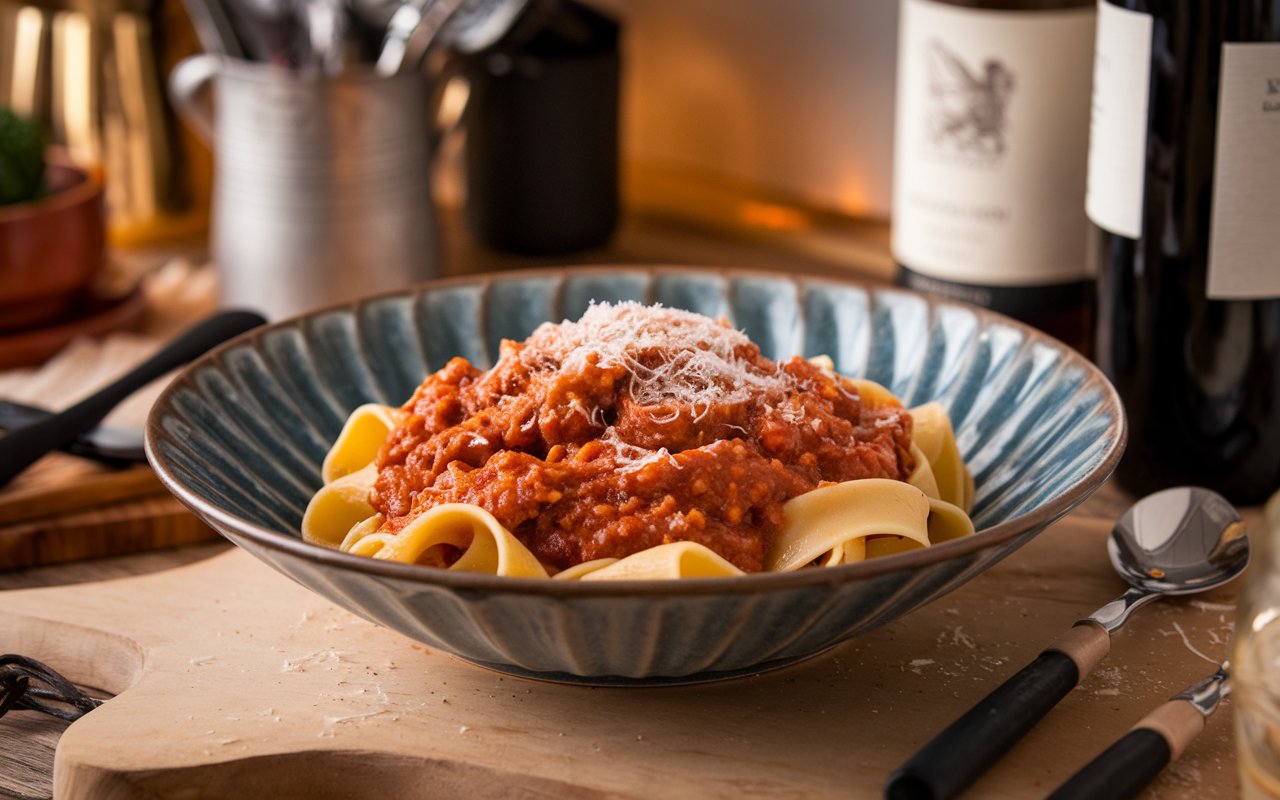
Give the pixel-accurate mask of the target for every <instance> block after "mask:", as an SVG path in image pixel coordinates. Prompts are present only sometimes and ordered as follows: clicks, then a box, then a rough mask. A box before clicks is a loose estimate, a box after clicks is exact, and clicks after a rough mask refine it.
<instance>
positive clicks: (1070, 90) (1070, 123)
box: [893, 0, 1096, 286]
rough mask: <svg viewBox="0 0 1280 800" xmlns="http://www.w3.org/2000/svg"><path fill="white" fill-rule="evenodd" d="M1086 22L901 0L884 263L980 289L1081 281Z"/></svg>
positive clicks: (1074, 12)
mask: <svg viewBox="0 0 1280 800" xmlns="http://www.w3.org/2000/svg"><path fill="white" fill-rule="evenodd" d="M1095 16H1096V15H1095V12H1094V10H1093V8H1091V7H1085V8H1081V9H1071V10H1065V11H992V10H979V9H969V8H960V7H956V6H949V5H944V4H942V3H938V2H934V1H933V0H905V2H904V3H903V6H902V18H901V23H900V25H901V28H900V41H899V53H898V107H897V130H896V141H895V152H894V177H895V181H894V182H895V186H894V202H893V251H894V256H895V258H896V259H897V260H898V262H899V263H901V264H903V265H905V266H906V267H909V268H910V269H911V270H912V271H914V272H916V273H920V274H923V275H927V276H929V277H932V278H935V279H941V280H947V281H956V282H961V283H968V284H985V285H991V286H1018V285H1047V284H1054V283H1061V282H1067V281H1074V280H1080V279H1082V278H1084V277H1085V275H1086V269H1087V267H1086V258H1085V251H1086V247H1087V239H1088V235H1087V234H1088V221H1087V220H1086V219H1085V215H1084V191H1085V179H1084V175H1085V162H1086V159H1087V154H1088V148H1089V139H1088V137H1089V92H1090V87H1089V77H1090V71H1089V64H1090V63H1091V61H1092V58H1093V39H1094V21H1095Z"/></svg>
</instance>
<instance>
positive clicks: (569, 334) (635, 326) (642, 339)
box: [521, 301, 795, 413]
mask: <svg viewBox="0 0 1280 800" xmlns="http://www.w3.org/2000/svg"><path fill="white" fill-rule="evenodd" d="M528 345H529V346H527V347H525V348H522V350H521V356H522V357H528V358H531V359H537V361H536V363H531V364H529V366H530V367H531V368H533V369H548V368H569V369H581V368H583V367H585V366H587V365H590V364H594V365H595V366H597V367H601V368H605V369H608V368H617V367H620V368H622V369H624V370H625V371H626V372H627V374H628V375H629V376H630V379H631V382H630V394H631V399H632V400H634V401H635V403H636V404H637V405H640V406H656V405H662V404H665V403H682V404H687V405H689V406H690V407H692V408H693V409H694V410H695V412H697V411H701V413H706V410H707V409H709V408H711V407H712V406H713V405H715V404H734V403H746V402H749V401H751V400H753V399H756V398H759V397H761V396H762V395H774V396H776V395H778V394H780V393H785V392H787V391H789V390H791V389H793V388H794V386H795V381H794V379H793V378H792V377H791V376H790V375H788V374H787V373H786V372H783V371H782V370H780V369H778V370H774V371H772V372H764V371H762V370H761V369H759V368H758V367H757V366H756V365H754V364H752V363H751V362H749V361H748V360H747V359H744V358H743V357H742V356H741V355H740V354H739V351H740V350H742V349H743V348H747V347H752V345H751V341H750V340H749V339H748V338H747V336H746V334H744V333H742V332H741V331H737V330H734V329H733V328H731V327H729V326H728V325H727V324H725V323H723V322H717V321H716V320H713V319H711V318H710V317H706V316H703V315H702V314H695V313H693V312H691V311H681V310H678V309H673V308H664V307H663V306H661V305H652V306H649V305H643V304H640V303H636V302H633V301H629V302H624V303H618V304H616V305H615V304H612V303H592V304H591V306H590V307H589V308H588V309H587V311H586V313H584V314H583V315H582V318H581V319H579V320H578V321H577V322H570V321H565V322H560V323H550V322H548V323H544V324H542V325H541V326H539V327H538V329H537V330H535V331H534V332H533V335H532V336H530V337H529V340H528ZM530 351H532V352H530ZM535 354H536V355H535ZM546 359H550V360H551V363H548V362H547V361H546Z"/></svg>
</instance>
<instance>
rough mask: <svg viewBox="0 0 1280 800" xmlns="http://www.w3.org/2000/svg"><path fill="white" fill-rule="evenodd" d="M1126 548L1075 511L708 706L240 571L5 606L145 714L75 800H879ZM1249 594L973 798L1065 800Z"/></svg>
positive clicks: (1181, 629) (1172, 623)
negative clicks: (454, 644)
mask: <svg viewBox="0 0 1280 800" xmlns="http://www.w3.org/2000/svg"><path fill="white" fill-rule="evenodd" d="M1110 527H1111V517H1110V514H1109V513H1108V514H1095V513H1082V512H1076V513H1075V514H1073V515H1071V516H1070V517H1068V518H1067V519H1066V520H1064V521H1063V522H1061V523H1059V524H1058V525H1056V526H1055V527H1054V528H1052V529H1051V530H1050V531H1048V532H1046V533H1045V534H1043V535H1042V536H1041V537H1039V538H1038V539H1037V540H1036V541H1034V542H1032V543H1031V544H1029V545H1028V546H1027V547H1026V548H1024V549H1023V550H1022V551H1020V552H1018V553H1015V554H1014V555H1013V556H1011V557H1010V558H1008V559H1006V560H1005V561H1004V562H1002V563H1000V564H998V565H996V566H995V567H993V568H992V569H991V570H989V571H988V572H987V573H985V574H983V575H981V576H979V577H978V578H976V579H975V580H973V581H972V582H970V583H969V584H968V585H966V586H965V587H963V588H961V589H960V590H958V591H956V592H955V593H953V594H951V595H949V596H947V597H944V598H942V599H941V600H939V601H937V602H935V603H933V604H932V605H930V606H928V607H926V608H924V609H921V610H920V611H918V612H916V613H915V614H912V615H910V616H909V617H907V618H905V619H903V620H899V621H898V622H896V623H894V624H892V625H889V626H887V627H885V628H882V629H880V630H878V631H875V632H873V633H871V634H869V635H868V636H865V637H863V638H860V639H857V640H855V641H853V642H850V643H847V644H845V645H843V646H841V647H839V648H837V649H836V650H834V651H832V652H830V653H829V654H827V655H825V656H823V657H820V658H817V659H814V660H812V661H809V662H807V663H804V664H801V665H798V666H795V667H792V668H789V669H786V670H781V671H778V672H774V673H768V674H765V675H760V676H756V677H751V678H745V679H741V680H737V681H729V682H724V683H719V684H712V685H706V686H693V687H680V688H663V689H586V688H580V687H573V686H560V685H554V684H547V683H540V682H533V681H526V680H521V679H518V678H513V677H510V676H504V675H500V674H497V673H494V672H490V671H487V670H484V669H480V668H478V667H475V666H472V665H470V664H467V663H465V662H461V661H459V660H457V659H455V658H452V657H450V656H447V655H444V654H441V653H438V652H434V651H432V650H430V649H427V648H424V647H423V646H421V645H418V644H416V643H414V642H411V641H410V640H408V639H405V638H403V637H401V636H399V635H397V634H395V633H393V632H391V631H387V630H384V629H381V628H378V627H375V626H373V625H371V624H369V623H367V622H365V621H363V620H360V619H358V618H356V617H354V616H352V615H351V614H348V613H346V612H344V611H341V610H339V609H337V608H336V607H334V606H333V605H331V604H330V603H328V602H327V601H325V600H323V599H322V598H320V597H318V596H316V595H313V594H311V593H310V592H308V591H306V590H305V589H303V588H301V587H299V586H297V585H295V584H294V583H292V582H291V581H289V580H288V579H286V578H284V577H282V576H280V575H278V574H276V573H274V572H272V571H271V570H270V569H269V568H267V567H265V566H262V565H260V564H259V563H258V562H256V561H254V560H253V559H252V558H251V557H250V556H249V555H247V554H246V553H244V552H242V551H238V550H236V551H232V552H229V553H227V554H225V555H221V556H217V557H215V558H212V559H210V560H208V561H204V562H201V563H198V564H195V565H190V566H185V567H180V568H177V569H174V570H170V571H167V572H160V573H155V574H151V575H146V576H140V577H134V578H122V579H118V580H113V581H109V582H106V583H99V584H82V585H77V586H62V587H53V588H47V589H32V590H20V591H11V592H5V593H0V618H3V619H4V620H5V624H4V625H3V626H0V651H4V652H8V651H18V652H23V653H25V654H27V655H31V656H34V657H37V658H41V659H43V660H45V661H47V662H48V663H50V664H52V665H53V666H55V667H56V668H58V669H60V670H61V671H63V672H64V673H66V674H68V675H69V676H70V677H72V678H73V679H75V680H77V681H78V682H80V683H82V684H86V685H95V686H100V687H102V688H104V689H107V690H110V691H112V692H121V694H120V696H119V697H116V698H115V699H114V700H112V701H110V702H109V703H108V704H107V705H105V706H103V707H102V708H101V709H99V710H97V711H94V712H93V713H92V714H90V715H89V716H87V717H85V718H84V719H82V720H80V721H79V722H77V723H75V724H74V725H72V726H71V727H70V728H69V729H68V730H67V731H66V733H65V735H64V736H63V738H62V741H61V743H60V744H59V756H58V765H57V773H56V775H55V785H56V789H57V796H58V797H60V798H64V800H78V798H86V797H92V798H112V799H113V800H115V799H116V798H134V797H137V798H143V797H145V798H149V799H150V800H154V799H155V798H169V797H173V798H176V797H184V798H186V797H192V798H204V797H225V796H260V797H281V798H295V797H296V798H302V797H307V798H313V797H314V798H325V797H341V796H349V795H352V794H359V795H362V796H404V795H413V794H422V793H424V792H425V793H429V794H434V795H436V796H448V797H460V798H468V797H477V798H479V797H485V798H489V797H557V798H560V797H565V798H599V797H624V798H641V797H668V796H680V797H707V798H720V797H723V798H740V797H744V796H745V797H771V798H772V797H779V798H802V797H803V798H823V797H832V798H835V797H839V798H847V797H873V796H878V795H879V792H880V791H881V786H882V784H883V781H884V779H885V777H886V775H887V774H888V773H889V771H891V770H892V769H893V768H894V767H895V766H897V765H898V764H899V763H901V762H902V761H903V760H904V759H905V758H906V757H907V756H909V755H910V754H911V752H912V751H913V750H914V749H915V748H916V747H918V746H919V745H920V744H922V743H923V742H924V741H925V740H927V739H928V738H929V737H930V736H932V734H933V733H935V732H936V731H937V730H939V729H940V728H941V727H943V726H944V725H946V724H947V723H948V722H949V721H951V720H952V719H954V718H955V716H957V715H958V714H959V713H961V712H963V711H964V710H965V709H967V708H968V707H969V706H970V705H971V704H972V703H973V702H975V701H976V700H978V699H979V698H980V697H982V696H983V695H984V694H985V693H986V692H987V691H989V690H990V689H992V688H994V687H995V686H996V685H998V684H999V683H1000V682H1001V681H1002V680H1003V679H1004V678H1006V677H1008V676H1009V675H1010V674H1012V673H1013V672H1014V671H1016V670H1017V669H1018V668H1019V667H1021V666H1022V665H1023V664H1024V663H1026V662H1027V661H1029V660H1030V659H1032V658H1033V657H1034V656H1035V655H1036V653H1037V652H1038V651H1039V649H1040V648H1041V647H1042V646H1043V645H1044V644H1046V643H1047V642H1048V641H1050V640H1051V639H1053V637H1054V636H1055V635H1056V634H1057V633H1058V632H1060V631H1061V630H1063V629H1065V628H1066V627H1068V626H1069V625H1071V624H1072V622H1074V621H1075V620H1076V619H1077V618H1079V617H1080V616H1082V615H1085V614H1088V613H1090V612H1091V611H1093V610H1094V609H1095V608H1096V607H1098V606H1099V605H1101V604H1102V603H1105V602H1106V601H1108V600H1110V599H1112V598H1113V597H1114V596H1115V595H1117V594H1119V593H1120V591H1121V590H1122V589H1123V585H1122V584H1121V582H1120V581H1119V579H1118V578H1116V577H1115V576H1114V574H1112V572H1111V569H1110V566H1109V565H1108V563H1107V559H1106V554H1105V548H1104V543H1105V538H1106V535H1107V532H1108V530H1109V529H1110ZM1234 591H1235V587H1226V588H1224V589H1219V590H1217V591H1215V592H1212V593H1210V594H1208V595H1205V596H1201V597H1198V598H1194V599H1192V600H1181V601H1163V602H1160V603H1157V604H1154V605H1153V606H1150V607H1148V608H1146V609H1143V610H1142V611H1141V612H1139V613H1138V614H1135V616H1134V617H1133V619H1132V620H1131V621H1130V622H1129V624H1128V625H1127V626H1126V627H1125V628H1124V630H1123V631H1122V632H1120V633H1119V634H1118V635H1117V636H1116V637H1115V643H1114V646H1113V649H1112V652H1111V655H1110V657H1109V658H1108V659H1107V660H1106V661H1105V662H1104V663H1103V664H1102V666H1101V667H1100V669H1099V670H1098V671H1097V672H1095V674H1094V675H1093V676H1091V677H1090V678H1089V679H1088V680H1087V681H1086V682H1085V683H1084V684H1083V685H1082V686H1081V687H1080V688H1078V689H1077V690H1076V691H1074V692H1072V693H1071V694H1070V695H1069V696H1068V697H1067V698H1066V699H1065V700H1064V701H1063V703H1062V704H1061V705H1060V706H1059V707H1058V708H1057V709H1055V710H1054V711H1053V712H1052V713H1051V714H1050V715H1049V717H1048V718H1047V719H1046V720H1045V721H1044V722H1043V723H1042V724H1041V725H1040V726H1039V727H1038V728H1037V729H1036V730H1034V731H1033V732H1032V733H1031V734H1030V735H1029V736H1028V737H1027V738H1026V739H1025V740H1024V741H1023V742H1022V743H1021V744H1019V745H1018V747H1017V748H1016V749H1014V750H1013V751H1012V752H1011V753H1010V754H1009V755H1008V756H1007V757H1006V758H1005V759H1004V760H1003V761H1002V762H1001V763H1000V764H999V766H998V767H997V768H996V769H995V770H993V771H992V772H991V773H990V774H989V775H987V776H986V777H985V778H984V779H983V780H982V781H981V782H980V783H979V784H977V785H976V786H975V788H974V790H973V792H972V794H971V795H970V796H972V797H982V798H993V799H994V800H1013V798H1025V797H1038V796H1044V795H1045V794H1046V793H1047V792H1048V791H1049V790H1050V789H1052V788H1053V787H1054V786H1056V785H1057V784H1058V783H1059V782H1060V781H1062V780H1063V779H1065V778H1066V777H1067V776H1068V775H1070V774H1071V773H1072V772H1073V771H1074V770H1075V769H1077V768H1078V767H1080V766H1081V765H1082V764H1084V763H1085V762H1087V761H1088V760H1089V759H1090V758H1092V757H1093V756H1094V755H1095V754H1096V753H1097V752H1099V751H1100V750H1101V749H1102V748H1103V747H1105V746H1106V745H1107V744H1109V743H1110V742H1111V741H1112V740H1114V739H1115V738H1116V737H1118V736H1120V735H1122V734H1123V733H1124V731H1125V730H1126V729H1127V728H1128V727H1129V726H1131V725H1132V724H1133V723H1134V722H1135V721H1137V720H1138V719H1139V718H1140V717H1142V716H1143V715H1144V714H1145V713H1146V712H1147V711H1148V710H1150V709H1151V708H1153V707H1155V706H1156V705H1158V704H1160V703H1161V702H1163V701H1164V700H1165V699H1166V698H1167V697H1169V696H1170V695H1171V694H1173V693H1174V692H1176V691H1178V690H1180V689H1182V688H1183V687H1184V686H1186V685H1189V684H1190V683H1193V682H1195V681H1196V680H1198V679H1200V678H1201V677H1203V676H1204V675H1207V674H1208V673H1209V672H1211V671H1212V669H1213V666H1212V665H1211V664H1209V663H1208V662H1207V661H1206V660H1204V659H1203V658H1202V657H1201V656H1200V655H1198V654H1197V653H1196V652H1195V651H1197V650H1198V651H1199V652H1201V653H1204V654H1207V655H1208V656H1209V657H1211V658H1220V657H1222V656H1223V655H1224V654H1225V653H1226V649H1227V646H1228V639H1229V636H1230V627H1231V620H1232V613H1231V607H1232V605H1233V603H1234ZM1192 648H1194V649H1195V650H1193V649H1192ZM6 724H9V723H8V722H7V721H5V720H0V726H4V725H6ZM1234 753H1235V751H1234V746H1233V740H1232V727H1231V707H1230V703H1227V704H1226V706H1225V707H1224V708H1223V709H1222V710H1221V711H1219V713H1218V714H1216V715H1215V716H1214V717H1213V718H1212V719H1211V720H1210V721H1209V725H1208V728H1207V729H1206V731H1205V733H1204V734H1203V735H1202V736H1201V738H1200V739H1198V740H1197V741H1196V743H1195V744H1194V745H1193V746H1192V747H1191V748H1190V750H1189V751H1188V752H1187V753H1186V754H1185V755H1184V756H1183V758H1182V759H1181V760H1180V761H1179V762H1177V763H1176V764H1174V765H1173V766H1172V767H1171V768H1170V769H1168V770H1166V771H1165V772H1164V773H1163V775H1162V776H1161V777H1160V778H1159V780H1158V781H1157V783H1156V784H1154V786H1153V787H1152V789H1151V790H1149V792H1148V794H1147V796H1148V797H1149V798H1167V799H1168V800H1183V799H1184V798H1185V799H1186V800H1190V798H1200V797H1231V796H1234V795H1235V794H1236V792H1237V785H1238V784H1237V778H1236V765H1235V755H1234Z"/></svg>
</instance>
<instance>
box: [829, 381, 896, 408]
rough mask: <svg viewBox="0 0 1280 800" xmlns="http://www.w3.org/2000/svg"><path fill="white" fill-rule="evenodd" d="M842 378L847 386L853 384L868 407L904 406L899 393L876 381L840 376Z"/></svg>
mask: <svg viewBox="0 0 1280 800" xmlns="http://www.w3.org/2000/svg"><path fill="white" fill-rule="evenodd" d="M840 380H842V381H844V383H845V385H846V386H852V387H853V388H854V389H856V390H857V392H858V396H859V397H861V398H862V404H863V405H864V406H866V407H868V408H884V407H885V406H889V407H891V408H902V401H901V400H899V399H898V397H897V395H895V394H894V393H893V392H891V391H889V390H888V389H886V388H884V387H883V386H881V385H880V384H878V383H876V382H875V381H869V380H867V379H866V378H846V377H844V376H843V375H842V376H840Z"/></svg>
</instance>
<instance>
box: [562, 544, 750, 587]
mask: <svg viewBox="0 0 1280 800" xmlns="http://www.w3.org/2000/svg"><path fill="white" fill-rule="evenodd" d="M588 563H592V562H588ZM745 574H746V573H744V572H743V571H742V570H740V569H738V568H737V567H735V566H734V565H733V564H730V563H729V562H728V561H726V560H725V559H723V558H722V557H720V556H719V555H718V554H717V553H716V552H715V551H714V550H712V549H711V548H709V547H706V546H705V545H701V544H698V543H697V542H671V543H670V544H660V545H658V546H657V547H650V548H649V549H648V550H641V551H640V552H638V553H633V554H631V555H629V556H627V557H626V558H623V559H620V560H618V561H615V562H614V563H612V564H608V565H606V566H603V567H601V568H599V569H593V570H591V571H589V572H587V573H586V574H584V575H582V577H581V580H584V581H636V580H649V579H653V578H661V579H666V578H721V577H727V576H731V575H745Z"/></svg>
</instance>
